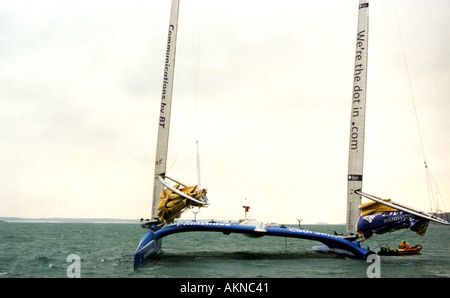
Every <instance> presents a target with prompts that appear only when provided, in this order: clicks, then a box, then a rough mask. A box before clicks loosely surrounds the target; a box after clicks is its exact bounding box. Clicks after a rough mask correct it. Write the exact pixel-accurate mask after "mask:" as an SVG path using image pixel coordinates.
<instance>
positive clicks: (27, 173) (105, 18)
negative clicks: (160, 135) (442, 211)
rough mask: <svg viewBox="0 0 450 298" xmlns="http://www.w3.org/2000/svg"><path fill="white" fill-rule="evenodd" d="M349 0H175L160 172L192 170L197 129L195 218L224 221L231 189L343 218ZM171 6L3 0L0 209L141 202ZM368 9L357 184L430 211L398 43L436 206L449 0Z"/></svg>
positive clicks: (234, 203) (448, 76)
mask: <svg viewBox="0 0 450 298" xmlns="http://www.w3.org/2000/svg"><path fill="white" fill-rule="evenodd" d="M357 6H358V1H357V0H351V1H350V0H345V1H334V0H323V1H312V0H308V1H291V0H280V1H264V0H259V1H253V0H245V1H242V0H239V1H238V0H226V1H225V0H223V1H222V0H214V1H211V0H208V1H201V0H183V1H181V5H180V18H179V35H178V45H177V62H176V67H175V88H174V99H173V110H172V115H173V117H172V126H171V135H170V137H171V139H170V149H169V172H168V174H169V176H173V177H174V178H179V179H180V180H182V181H186V182H189V183H193V184H195V183H196V182H197V169H196V145H195V140H197V139H198V140H199V143H200V151H201V177H202V186H204V187H206V188H207V189H208V196H209V198H210V200H211V206H210V207H208V208H207V209H204V210H203V211H201V212H200V213H199V214H198V218H214V219H229V218H231V219H238V218H240V217H242V216H243V209H242V207H241V206H242V205H243V204H244V203H245V204H248V205H250V206H251V210H250V215H251V217H253V218H257V219H261V220H263V221H267V220H270V219H272V218H276V219H278V220H279V221H281V222H287V223H295V222H296V220H295V218H303V219H304V222H306V223H315V222H319V221H320V222H330V223H343V222H345V203H346V187H347V186H346V175H347V158H348V153H347V151H348V135H349V120H350V103H351V102H350V100H351V88H352V78H353V67H354V62H353V59H354V50H355V36H356V24H357ZM169 13H170V1H168V0H167V1H161V0H152V1H137V0H128V1H83V0H80V1H61V0H58V1H48V0H47V1H44V0H41V1H22V0H14V1H2V2H1V4H0V26H1V28H2V30H1V32H2V33H1V34H0V39H1V40H0V53H1V59H0V90H1V93H0V97H1V100H0V136H1V146H0V164H1V167H0V206H1V208H0V216H20V217H112V218H141V217H148V216H149V214H150V204H151V195H152V189H153V186H152V183H153V182H152V176H153V164H154V156H155V149H156V148H155V147H156V134H157V121H158V119H157V118H158V115H159V114H158V106H159V104H160V96H161V87H162V79H163V65H164V55H165V49H164V48H165V45H166V39H167V28H168V23H169ZM369 14H370V30H369V68H368V69H369V70H368V94H367V118H366V125H367V126H366V150H365V169H364V188H363V189H364V190H365V191H366V192H368V193H370V194H374V195H378V196H381V197H386V198H392V199H393V200H394V201H398V202H403V203H405V204H407V205H411V206H414V207H417V208H420V209H423V210H425V211H429V209H430V203H429V199H428V195H427V184H426V179H425V171H424V166H423V157H422V151H421V145H420V139H419V134H418V129H417V125H416V118H415V115H414V109H413V105H412V101H411V92H410V87H409V83H408V73H407V68H406V66H405V59H404V54H403V53H405V54H406V61H407V65H408V69H409V74H410V78H411V87H412V91H413V95H414V98H415V102H416V107H417V113H418V118H419V124H420V129H421V134H422V138H423V144H424V149H425V154H426V158H427V162H428V165H429V167H430V169H431V171H432V174H433V176H434V178H435V180H436V182H437V184H438V186H439V191H440V193H441V194H442V196H443V198H444V203H442V201H441V204H440V207H441V208H443V207H444V206H445V207H447V208H448V206H450V199H449V195H450V183H448V181H449V180H450V171H449V165H450V157H449V156H450V155H449V154H448V148H449V147H450V146H449V145H450V138H449V135H450V117H449V116H450V114H449V111H450V100H449V98H450V91H449V88H448V84H449V82H450V59H449V58H448V54H449V53H450V34H449V32H448V28H449V22H450V21H449V16H450V2H449V1H447V0H435V1H424V0H422V1H419V0H414V1H411V0H410V1H403V0H398V1H388V0H379V1H371V3H370V13H369ZM397 16H398V18H397ZM400 36H401V37H402V39H403V43H402V42H401V39H400ZM403 47H404V52H403ZM245 199H246V200H245ZM443 204H445V205H443ZM192 217H193V214H192V213H191V212H187V213H186V214H185V215H184V218H192Z"/></svg>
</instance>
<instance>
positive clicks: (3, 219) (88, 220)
mask: <svg viewBox="0 0 450 298" xmlns="http://www.w3.org/2000/svg"><path fill="white" fill-rule="evenodd" d="M2 222H8V223H12V222H35V223H131V224H138V223H139V219H117V218H59V217H52V218H26V217H0V223H2Z"/></svg>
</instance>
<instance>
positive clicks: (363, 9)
mask: <svg viewBox="0 0 450 298" xmlns="http://www.w3.org/2000/svg"><path fill="white" fill-rule="evenodd" d="M368 34H369V1H368V0H360V1H359V13H358V30H357V34H356V51H355V68H354V75H353V89H352V105H351V118H350V140H349V157H348V178H347V179H348V184H347V221H346V233H347V235H349V234H356V223H357V222H358V218H359V205H360V203H361V195H360V194H357V193H355V190H361V188H362V179H363V162H364V133H365V118H366V117H365V115H366V86H367V84H366V82H367V50H368V49H367V46H368Z"/></svg>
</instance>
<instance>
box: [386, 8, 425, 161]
mask: <svg viewBox="0 0 450 298" xmlns="http://www.w3.org/2000/svg"><path fill="white" fill-rule="evenodd" d="M394 12H395V17H396V20H397V29H398V34H399V36H400V43H401V45H402V51H403V60H404V62H405V67H406V74H407V77H408V84H409V92H410V94H411V101H412V105H413V108H414V115H415V116H416V124H417V130H418V132H419V139H420V145H421V148H422V156H423V162H424V164H425V167H427V162H426V158H425V149H424V146H423V141H422V133H421V131H420V125H419V117H418V115H417V108H416V100H415V98H414V92H413V90H412V84H411V75H410V73H409V67H408V61H407V59H406V51H405V46H404V43H403V36H402V31H401V30H400V22H399V20H398V14H397V7H396V5H395V3H394Z"/></svg>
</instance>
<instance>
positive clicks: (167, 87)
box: [152, 0, 180, 218]
mask: <svg viewBox="0 0 450 298" xmlns="http://www.w3.org/2000/svg"><path fill="white" fill-rule="evenodd" d="M179 3H180V2H179V0H172V8H171V12H170V22H169V33H168V36H167V47H166V55H165V58H164V61H165V63H164V79H163V86H162V95H161V106H160V112H159V124H158V140H157V145H156V158H155V176H154V184H153V203H152V218H156V217H157V214H158V204H159V195H160V193H161V192H162V190H163V188H164V186H163V184H162V183H161V181H160V179H159V177H162V178H164V177H165V175H166V166H167V148H168V145H169V127H170V112H171V106H172V90H173V77H174V72H175V50H176V41H177V32H178V9H179Z"/></svg>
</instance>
